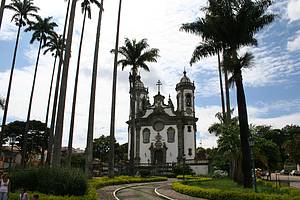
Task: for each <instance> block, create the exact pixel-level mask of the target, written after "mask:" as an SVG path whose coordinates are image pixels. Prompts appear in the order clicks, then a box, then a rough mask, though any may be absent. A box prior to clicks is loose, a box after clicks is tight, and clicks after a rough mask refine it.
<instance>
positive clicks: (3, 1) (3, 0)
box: [0, 0, 5, 30]
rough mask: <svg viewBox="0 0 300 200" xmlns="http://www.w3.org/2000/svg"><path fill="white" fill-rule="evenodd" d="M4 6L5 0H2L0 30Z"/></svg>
mask: <svg viewBox="0 0 300 200" xmlns="http://www.w3.org/2000/svg"><path fill="white" fill-rule="evenodd" d="M4 6H5V0H2V1H1V5H0V30H1V25H2V19H3V13H4Z"/></svg>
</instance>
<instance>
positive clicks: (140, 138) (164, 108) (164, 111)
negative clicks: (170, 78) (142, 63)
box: [127, 71, 198, 165]
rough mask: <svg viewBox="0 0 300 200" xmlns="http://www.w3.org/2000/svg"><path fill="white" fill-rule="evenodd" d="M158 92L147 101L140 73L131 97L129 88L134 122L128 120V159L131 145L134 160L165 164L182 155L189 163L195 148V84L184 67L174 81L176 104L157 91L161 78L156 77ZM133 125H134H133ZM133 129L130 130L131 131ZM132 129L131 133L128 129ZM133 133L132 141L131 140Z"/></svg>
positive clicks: (179, 160) (171, 162)
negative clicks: (151, 99) (177, 79)
mask: <svg viewBox="0 0 300 200" xmlns="http://www.w3.org/2000/svg"><path fill="white" fill-rule="evenodd" d="M156 85H157V86H158V92H157V94H156V95H155V96H154V102H153V104H151V103H150V100H149V96H148V95H149V94H148V88H146V87H145V86H144V83H143V82H142V80H141V77H140V76H137V80H136V83H135V92H134V94H135V95H134V96H135V98H134V100H133V99H132V97H133V93H132V90H131V91H130V94H131V95H130V96H131V100H132V101H134V104H133V103H132V105H134V106H131V107H132V108H134V107H135V116H136V117H135V118H136V119H135V122H134V124H132V123H133V120H130V119H129V121H128V122H127V123H128V147H129V148H128V159H130V149H131V148H133V149H134V161H135V163H136V164H140V165H149V164H152V165H165V164H174V163H180V162H182V161H183V159H184V160H185V161H187V162H189V163H192V162H193V161H194V159H195V150H196V132H197V127H196V122H197V120H198V119H197V118H196V117H195V104H194V102H195V94H194V91H195V85H194V83H193V82H191V80H190V79H189V78H188V76H187V73H186V71H184V72H183V76H182V78H181V79H180V81H179V83H178V84H176V88H175V90H176V92H177V108H175V107H174V104H173V102H172V100H171V98H170V96H169V98H168V100H167V101H166V99H165V96H163V95H162V94H161V92H160V87H161V85H162V84H161V82H160V81H158V83H157V84H156ZM133 127H134V128H133ZM133 130H134V131H133ZM131 132H133V134H132V133H131ZM131 136H133V137H134V138H133V141H134V142H133V144H131V141H132V140H131Z"/></svg>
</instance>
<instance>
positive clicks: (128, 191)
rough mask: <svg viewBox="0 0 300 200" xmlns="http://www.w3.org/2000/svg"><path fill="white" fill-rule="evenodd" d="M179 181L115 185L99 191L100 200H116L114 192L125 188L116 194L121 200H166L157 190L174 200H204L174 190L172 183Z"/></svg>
mask: <svg viewBox="0 0 300 200" xmlns="http://www.w3.org/2000/svg"><path fill="white" fill-rule="evenodd" d="M174 181H177V179H170V180H168V181H163V182H154V183H143V184H141V183H140V184H137V183H132V184H125V185H115V186H107V187H103V188H101V189H99V190H97V192H98V194H99V195H100V199H101V200H102V199H105V200H116V199H115V198H114V196H113V192H114V191H115V190H117V189H120V188H123V189H121V190H119V191H118V192H116V196H117V197H118V198H119V199H120V200H133V199H134V200H139V199H142V200H161V199H166V198H162V197H160V196H158V195H157V194H156V193H155V192H154V190H155V189H156V188H157V192H158V193H160V194H162V195H164V196H167V197H169V199H173V200H204V199H200V198H195V197H190V196H187V195H184V194H180V193H178V192H175V191H174V190H172V188H171V185H172V182H174Z"/></svg>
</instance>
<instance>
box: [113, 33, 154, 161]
mask: <svg viewBox="0 0 300 200" xmlns="http://www.w3.org/2000/svg"><path fill="white" fill-rule="evenodd" d="M118 53H119V54H121V55H122V57H123V58H122V59H120V60H119V61H118V64H119V65H121V66H122V70H124V69H125V67H127V66H131V70H130V71H131V73H130V74H129V80H130V94H131V97H130V108H131V109H130V110H131V113H130V163H131V165H133V162H134V150H133V149H134V148H133V143H134V132H135V123H136V122H135V120H136V119H135V118H136V113H135V112H136V108H135V98H136V94H135V87H136V79H137V75H138V70H139V69H140V68H141V69H144V70H145V71H150V70H149V67H148V65H147V62H157V58H158V57H159V50H158V49H156V48H149V44H148V43H147V40H146V39H142V40H141V41H136V40H135V39H133V40H132V41H131V40H129V39H128V38H126V39H125V45H124V46H122V47H120V48H119V50H118Z"/></svg>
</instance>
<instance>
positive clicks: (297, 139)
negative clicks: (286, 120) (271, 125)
mask: <svg viewBox="0 0 300 200" xmlns="http://www.w3.org/2000/svg"><path fill="white" fill-rule="evenodd" d="M282 130H283V131H284V132H285V133H286V135H287V136H288V139H287V141H285V142H284V144H283V146H284V148H285V150H286V153H287V154H288V156H289V157H288V158H289V160H290V161H292V162H295V163H296V164H298V165H299V164H300V151H299V148H300V126H297V125H290V126H285V127H284V128H283V129H282Z"/></svg>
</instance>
